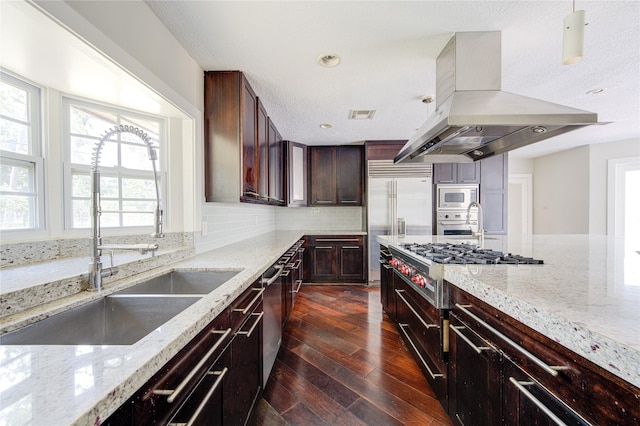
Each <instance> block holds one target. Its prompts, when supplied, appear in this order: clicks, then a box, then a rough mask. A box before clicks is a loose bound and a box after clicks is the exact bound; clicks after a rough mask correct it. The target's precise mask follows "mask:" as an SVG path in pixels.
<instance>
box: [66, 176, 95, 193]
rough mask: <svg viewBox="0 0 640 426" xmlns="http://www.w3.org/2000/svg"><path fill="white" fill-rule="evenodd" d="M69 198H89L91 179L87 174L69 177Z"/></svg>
mask: <svg viewBox="0 0 640 426" xmlns="http://www.w3.org/2000/svg"><path fill="white" fill-rule="evenodd" d="M71 196H72V197H90V196H91V178H90V177H89V175H88V174H82V175H81V174H76V173H74V174H73V176H71Z"/></svg>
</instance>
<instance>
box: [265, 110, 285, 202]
mask: <svg viewBox="0 0 640 426" xmlns="http://www.w3.org/2000/svg"><path fill="white" fill-rule="evenodd" d="M268 122H269V130H268V132H269V135H268V139H269V178H268V180H269V196H268V199H269V204H273V205H277V206H284V205H285V200H284V164H285V163H284V159H285V155H284V141H283V140H282V136H281V135H280V132H278V129H277V128H276V125H275V124H274V123H273V121H272V120H271V119H269V120H268Z"/></svg>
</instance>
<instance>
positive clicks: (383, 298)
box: [380, 245, 396, 321]
mask: <svg viewBox="0 0 640 426" xmlns="http://www.w3.org/2000/svg"><path fill="white" fill-rule="evenodd" d="M390 260H391V253H389V249H388V248H387V247H385V246H382V245H381V246H380V302H381V303H382V310H383V311H384V312H385V313H386V314H387V316H388V317H389V318H390V319H391V320H392V321H395V320H396V296H395V285H394V282H393V279H394V278H393V276H394V273H393V266H391V264H390V263H389V261H390Z"/></svg>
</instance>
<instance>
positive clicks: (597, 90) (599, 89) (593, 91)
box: [587, 88, 604, 95]
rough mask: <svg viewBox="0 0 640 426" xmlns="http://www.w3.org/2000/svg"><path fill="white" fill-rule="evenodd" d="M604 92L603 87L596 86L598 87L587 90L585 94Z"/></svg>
mask: <svg viewBox="0 0 640 426" xmlns="http://www.w3.org/2000/svg"><path fill="white" fill-rule="evenodd" d="M602 92H604V89H601V88H598V89H591V90H589V91H588V92H587V95H597V94H598V93H602Z"/></svg>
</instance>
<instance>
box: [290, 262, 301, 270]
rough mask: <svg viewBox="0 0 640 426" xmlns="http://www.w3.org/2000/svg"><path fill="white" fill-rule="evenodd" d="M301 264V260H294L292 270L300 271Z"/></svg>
mask: <svg viewBox="0 0 640 426" xmlns="http://www.w3.org/2000/svg"><path fill="white" fill-rule="evenodd" d="M301 263H302V260H301V259H298V260H296V261H295V263H294V264H293V266H292V269H295V270H298V269H300V264H301Z"/></svg>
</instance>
